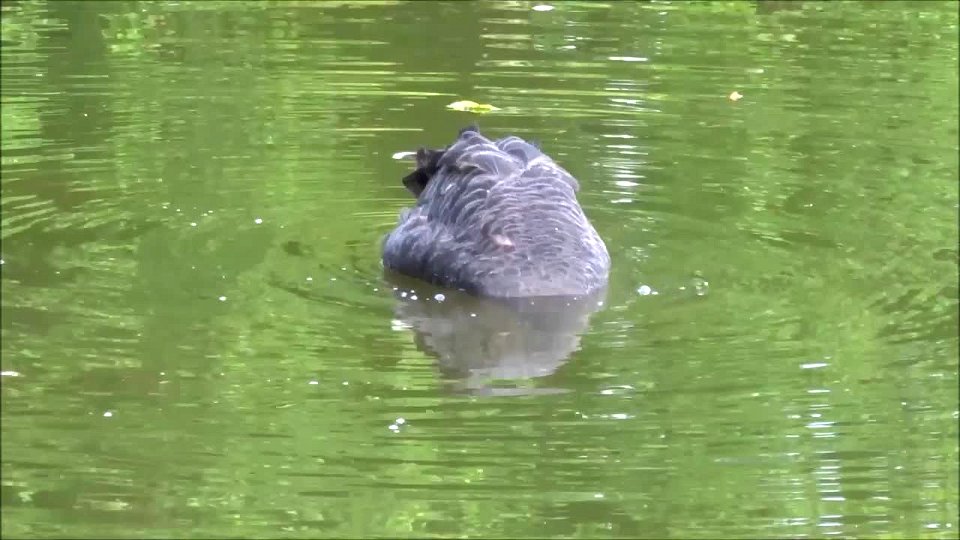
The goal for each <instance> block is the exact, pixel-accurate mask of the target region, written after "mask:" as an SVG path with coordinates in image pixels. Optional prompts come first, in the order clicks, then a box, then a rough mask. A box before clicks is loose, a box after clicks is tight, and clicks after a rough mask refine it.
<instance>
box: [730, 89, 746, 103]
mask: <svg viewBox="0 0 960 540" xmlns="http://www.w3.org/2000/svg"><path fill="white" fill-rule="evenodd" d="M727 98H728V99H729V100H730V101H740V100H741V99H743V94H741V93H740V92H737V91H736V90H734V91H733V92H730V95H729V96H727Z"/></svg>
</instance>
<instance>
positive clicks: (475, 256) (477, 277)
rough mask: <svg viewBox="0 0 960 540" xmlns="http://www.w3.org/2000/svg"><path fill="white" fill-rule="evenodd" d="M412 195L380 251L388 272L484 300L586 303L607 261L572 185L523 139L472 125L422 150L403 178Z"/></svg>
mask: <svg viewBox="0 0 960 540" xmlns="http://www.w3.org/2000/svg"><path fill="white" fill-rule="evenodd" d="M403 183H404V185H405V186H406V187H407V189H408V190H409V191H410V192H411V193H413V194H414V195H415V196H416V197H417V202H416V205H415V206H413V207H412V208H407V209H405V210H403V211H402V212H401V214H400V219H399V222H398V223H397V226H396V228H395V229H393V231H391V232H390V233H389V234H388V235H387V237H386V239H385V240H384V243H383V265H384V267H386V268H387V269H389V270H392V271H394V272H398V273H400V274H404V275H407V276H410V277H414V278H418V279H421V280H424V281H427V282H430V283H433V284H435V285H440V286H444V287H450V288H456V289H462V290H464V291H466V292H468V293H471V294H474V295H476V296H482V297H495V298H528V297H542V296H583V295H587V294H590V293H593V292H596V291H598V290H600V289H603V288H605V287H606V285H607V281H608V278H609V273H610V255H609V254H608V252H607V247H606V245H605V244H604V243H603V240H602V239H601V238H600V236H599V235H598V234H597V231H596V230H595V229H594V228H593V225H591V224H590V221H589V220H588V219H587V216H586V215H585V214H584V212H583V209H582V208H581V207H580V203H579V202H578V201H577V191H578V190H579V188H580V185H579V183H578V182H577V180H576V179H575V178H574V177H573V176H572V175H571V174H570V173H568V172H567V171H566V170H565V169H563V168H562V167H560V166H559V165H557V163H556V162H554V161H553V159H551V158H550V156H548V155H546V154H544V153H543V152H542V151H541V150H540V148H539V147H538V146H536V145H534V144H531V143H529V142H527V141H525V140H523V139H521V138H520V137H515V136H508V137H504V138H502V139H497V140H490V139H488V138H486V137H484V136H483V135H481V134H480V130H479V129H478V128H477V127H476V126H470V127H467V128H465V129H463V130H461V131H460V135H459V136H458V137H457V140H456V141H454V142H453V144H451V145H449V146H447V147H446V148H442V149H436V150H434V149H426V148H421V149H420V150H418V151H417V153H416V170H414V171H413V172H412V173H410V174H409V175H407V176H406V177H405V178H404V179H403Z"/></svg>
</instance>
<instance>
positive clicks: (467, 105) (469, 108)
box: [447, 100, 500, 114]
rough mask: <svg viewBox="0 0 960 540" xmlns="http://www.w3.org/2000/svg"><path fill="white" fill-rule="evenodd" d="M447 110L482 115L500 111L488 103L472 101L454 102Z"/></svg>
mask: <svg viewBox="0 0 960 540" xmlns="http://www.w3.org/2000/svg"><path fill="white" fill-rule="evenodd" d="M447 108H448V109H453V110H455V111H466V112H474V113H481V114H482V113H488V112H490V111H499V110H500V107H494V106H493V105H490V104H488V103H477V102H476V101H470V100H464V101H454V102H453V103H451V104H449V105H447Z"/></svg>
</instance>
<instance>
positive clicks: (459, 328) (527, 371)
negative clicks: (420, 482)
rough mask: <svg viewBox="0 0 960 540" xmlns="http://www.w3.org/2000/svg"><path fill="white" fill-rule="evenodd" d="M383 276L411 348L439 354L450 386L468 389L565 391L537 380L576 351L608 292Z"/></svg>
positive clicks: (487, 392)
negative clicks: (511, 289) (531, 291)
mask: <svg viewBox="0 0 960 540" xmlns="http://www.w3.org/2000/svg"><path fill="white" fill-rule="evenodd" d="M384 277H385V279H386V280H387V282H388V283H390V284H391V285H392V286H394V287H395V290H394V296H395V298H396V300H397V304H396V305H395V307H394V313H395V315H396V317H397V319H398V320H399V322H400V323H401V324H403V325H405V326H407V327H409V328H410V329H411V330H412V331H413V333H414V341H415V343H416V345H417V348H418V349H419V350H420V351H422V352H424V353H425V354H428V355H430V356H433V357H435V358H436V359H437V362H438V367H439V370H440V374H441V376H442V378H443V379H444V381H445V382H446V383H447V384H448V386H449V389H450V390H451V391H453V392H455V393H467V394H471V395H494V396H510V395H530V394H544V393H560V392H565V391H566V390H565V389H562V388H550V387H545V386H543V385H542V384H539V383H541V382H542V381H538V380H537V379H540V378H542V377H546V376H548V375H551V374H553V373H554V372H555V371H557V369H559V368H560V367H561V366H562V365H563V364H564V363H565V362H566V361H567V360H568V359H569V358H570V357H571V355H572V354H573V353H575V352H576V351H577V350H579V348H580V336H581V335H582V334H583V333H584V332H585V331H586V330H587V327H588V324H589V320H590V316H591V315H593V314H594V313H595V312H597V311H598V310H599V309H600V308H601V307H602V306H603V301H604V299H605V296H606V291H599V292H597V293H594V294H591V295H590V296H585V297H543V298H533V299H531V298H526V299H485V298H477V297H475V296H471V295H468V294H466V293H463V292H460V291H455V290H450V289H442V288H439V287H435V286H432V285H429V284H427V283H424V282H422V281H419V280H414V279H411V278H408V277H406V276H401V275H397V274H394V273H391V272H386V273H385V274H384ZM440 295H442V296H440Z"/></svg>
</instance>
